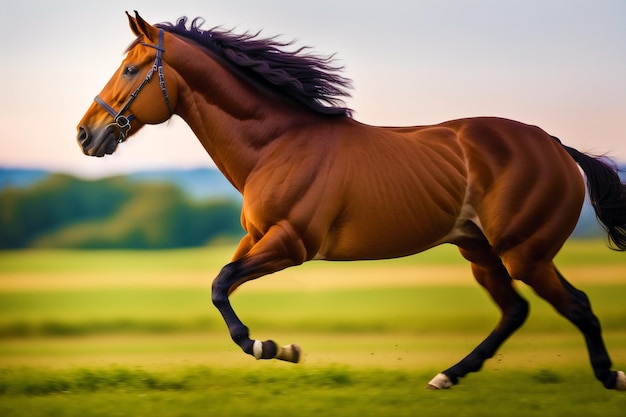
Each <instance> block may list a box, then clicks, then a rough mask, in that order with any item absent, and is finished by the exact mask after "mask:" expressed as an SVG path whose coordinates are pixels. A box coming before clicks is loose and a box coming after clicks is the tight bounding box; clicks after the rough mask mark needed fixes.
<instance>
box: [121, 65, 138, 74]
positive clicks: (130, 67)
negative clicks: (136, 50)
mask: <svg viewBox="0 0 626 417" xmlns="http://www.w3.org/2000/svg"><path fill="white" fill-rule="evenodd" d="M135 74H137V67H135V66H133V65H127V66H125V67H124V71H122V75H123V76H125V77H132V76H133V75H135Z"/></svg>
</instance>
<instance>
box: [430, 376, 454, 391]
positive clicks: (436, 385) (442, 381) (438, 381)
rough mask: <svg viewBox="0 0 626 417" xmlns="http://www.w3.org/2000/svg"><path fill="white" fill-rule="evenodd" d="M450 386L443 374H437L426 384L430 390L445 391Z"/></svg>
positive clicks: (448, 379) (450, 382)
mask: <svg viewBox="0 0 626 417" xmlns="http://www.w3.org/2000/svg"><path fill="white" fill-rule="evenodd" d="M451 386H452V381H450V378H448V377H447V376H446V375H445V374H438V375H437V376H435V377H434V378H433V379H431V380H430V382H429V383H428V388H430V389H445V388H450V387H451Z"/></svg>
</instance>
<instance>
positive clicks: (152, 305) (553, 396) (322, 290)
mask: <svg viewBox="0 0 626 417" xmlns="http://www.w3.org/2000/svg"><path fill="white" fill-rule="evenodd" d="M233 250H234V248H233V247H221V248H198V249H189V250H174V251H154V252H149V251H136V252H135V251H128V252H124V251H48V250H45V251H44V250H35V251H31V250H27V251H10V252H0V415H2V416H15V417H20V416H29V417H31V416H46V417H54V416H82V417H89V416H115V415H128V416H143V415H150V416H158V417H168V416H181V417H182V416H207V415H215V416H223V417H226V416H230V415H233V416H234V415H236V416H252V415H254V416H255V417H256V416H259V415H262V416H264V415H278V414H280V415H283V414H289V415H295V416H302V417H307V416H319V415H328V416H357V415H358V416H381V415H394V416H405V415H407V416H408V415H419V416H434V415H438V416H439V415H458V416H477V415H480V416H486V417H488V416H502V415H507V416H568V417H569V416H572V415H585V416H600V415H602V416H603V417H604V416H609V417H611V416H621V415H623V413H624V409H626V395H625V394H624V393H617V392H613V391H607V390H604V389H603V388H602V386H601V384H600V383H598V382H597V381H596V380H595V379H594V378H593V375H592V372H591V369H590V367H589V365H588V359H587V352H586V349H585V347H584V341H583V338H582V336H581V335H580V334H579V333H578V331H577V330H576V329H574V328H573V326H572V325H571V324H569V323H568V322H566V321H565V320H564V319H563V318H561V317H560V316H558V315H557V314H556V313H555V312H554V311H553V309H552V307H550V306H549V305H547V304H546V303H545V302H544V301H543V300H540V299H538V298H537V297H536V296H535V295H534V294H533V293H532V291H530V290H529V289H528V288H527V287H525V286H523V285H520V290H521V292H522V293H523V294H524V296H525V297H526V298H528V299H529V300H530V302H531V315H530V317H529V319H528V322H527V323H526V325H525V326H524V327H523V328H522V329H521V330H520V331H519V332H518V333H516V334H515V335H514V336H513V338H511V339H510V340H509V341H507V343H506V344H505V345H504V346H503V347H502V349H501V350H500V351H499V353H498V354H497V355H496V356H495V357H494V358H493V359H491V360H489V361H487V362H486V364H485V366H484V369H483V370H482V371H481V372H479V373H475V374H471V375H470V376H468V377H467V378H465V379H463V380H462V382H461V384H460V385H458V386H455V387H454V388H452V389H451V390H446V391H441V392H432V391H427V390H425V389H424V386H425V384H426V382H427V381H428V380H430V378H431V377H432V376H434V375H435V374H436V373H437V372H439V371H440V370H441V369H444V368H446V367H448V366H450V365H452V364H453V363H455V362H456V361H458V360H459V359H461V358H462V357H463V356H464V355H465V354H467V353H468V352H469V351H470V350H471V349H473V348H474V347H475V346H476V345H477V344H478V343H479V342H480V341H481V340H482V338H484V337H485V336H486V334H487V333H488V332H489V331H490V330H491V329H492V327H493V326H494V325H495V324H496V322H497V320H498V319H499V312H498V311H497V308H496V307H495V306H494V304H493V303H492V302H491V301H490V300H489V298H488V296H487V295H486V293H485V292H484V291H483V290H482V289H481V288H480V287H478V286H477V285H476V284H475V283H474V282H473V280H472V279H471V275H470V273H469V269H467V270H466V269H464V268H463V269H459V270H460V271H467V272H466V274H467V277H466V278H467V279H465V280H463V281H459V283H456V282H448V283H447V284H445V285H442V284H439V283H438V281H437V276H436V275H437V271H438V270H439V269H438V268H440V267H441V268H442V269H441V271H443V270H444V269H445V268H447V267H450V266H455V267H456V266H461V265H465V264H466V263H465V261H463V260H462V259H461V257H460V256H459V255H458V253H457V251H456V249H455V248H454V247H452V246H442V247H440V248H435V249H434V250H431V251H428V252H425V253H423V254H420V255H418V256H414V257H408V258H403V259H397V260H389V261H382V262H358V263H324V262H313V263H310V264H307V265H304V266H302V267H300V268H301V269H294V270H293V272H292V271H291V270H289V272H288V274H287V275H285V276H282V277H281V276H278V278H267V279H266V280H264V283H259V285H256V284H254V285H250V286H245V287H242V289H241V290H240V291H238V292H237V293H235V294H234V296H233V297H232V302H233V305H234V306H235V309H236V310H237V312H238V314H239V315H240V317H241V318H242V319H243V320H244V322H245V323H246V324H247V325H248V326H249V327H250V328H251V331H252V336H253V337H258V338H263V339H264V338H275V340H276V341H277V342H279V343H283V344H286V343H292V342H295V343H300V344H301V345H302V348H303V352H304V360H303V363H301V364H298V365H292V364H288V363H284V362H280V361H256V360H254V359H253V358H251V357H249V356H247V355H244V354H243V353H242V352H241V351H240V350H239V348H238V347H237V346H236V345H234V343H232V341H231V340H230V338H229V336H228V332H227V330H226V326H225V325H224V323H223V321H222V319H221V317H220V316H219V313H218V312H217V311H216V310H215V308H214V307H213V305H212V304H211V301H210V284H209V283H210V280H211V278H212V276H214V275H215V274H216V273H217V271H219V268H221V266H222V265H223V264H224V263H226V262H227V261H228V259H230V256H231V253H232V251H233ZM557 264H558V265H559V267H562V268H563V270H568V271H575V270H576V269H577V268H579V267H581V268H587V269H589V270H590V271H592V272H593V268H594V267H596V266H597V267H598V269H599V270H600V268H604V269H602V271H603V273H606V271H607V269H606V267H607V265H608V266H611V268H612V269H611V271H612V272H613V273H615V274H617V275H616V276H615V277H614V278H616V279H615V280H614V283H613V282H612V283H607V282H606V281H605V282H604V283H602V282H600V283H595V282H594V281H593V278H594V277H590V279H588V280H587V281H584V282H582V283H580V284H578V283H576V285H577V286H578V287H580V288H581V289H583V290H584V291H585V292H586V293H587V294H588V295H589V297H590V298H591V301H592V305H593V307H594V311H595V312H596V314H597V315H598V316H599V317H600V319H601V321H602V325H603V329H604V331H605V340H606V344H607V347H608V348H609V351H610V352H611V354H612V357H613V361H614V363H615V366H616V368H618V369H625V368H626V327H625V326H626V307H625V304H624V296H625V295H626V256H625V255H624V254H622V253H616V252H612V251H610V250H608V249H606V247H605V245H604V243H603V242H600V241H572V242H568V244H567V245H566V248H565V249H564V251H563V252H562V254H560V255H559V258H558V259H557ZM420 268H425V269H423V270H422V269H420ZM300 271H301V272H300ZM421 271H427V273H428V274H434V275H435V276H428V277H425V278H423V279H421V280H420V279H416V280H415V281H411V280H410V279H409V280H407V281H406V282H402V283H396V284H394V285H390V286H387V285H385V281H384V280H385V277H386V276H389V275H394V274H398V273H403V274H409V275H411V276H412V275H416V276H420V275H424V274H421ZM453 272H454V273H456V272H457V271H456V270H454V271H453ZM301 273H302V274H303V276H304V277H308V278H307V279H315V277H331V278H332V279H333V280H334V279H335V278H337V279H341V278H342V277H348V278H352V280H351V281H350V280H348V281H349V282H351V283H352V284H351V285H354V286H353V287H345V286H333V285H327V284H325V286H320V287H314V286H312V287H309V286H307V282H306V281H305V280H304V279H303V280H302V282H301V281H298V280H299V279H300V278H298V277H299V274H301ZM190 276H193V277H196V276H199V277H200V280H196V279H195V278H194V279H192V280H189V281H185V282H186V283H185V284H184V285H178V286H177V285H173V286H172V285H170V284H169V282H170V281H176V280H183V281H184V279H185V278H187V277H190ZM204 276H206V280H205V278H204ZM355 276H358V278H359V280H360V279H362V280H363V282H365V283H368V284H366V285H361V282H359V281H357V280H355V279H353V278H354V277H355ZM137 277H139V279H137ZM112 278H115V280H113V281H112V282H113V284H111V282H109V281H108V280H109V279H112ZM126 278H128V279H131V278H132V279H133V280H132V282H131V284H128V283H126V282H125V279H126ZM463 278H465V277H463ZM620 278H623V279H621V280H620ZM58 279H65V281H64V282H63V283H62V284H59V285H58V286H55V285H50V284H51V283H52V284H53V283H54V280H58ZM20 280H25V281H24V282H26V281H28V280H30V281H28V282H29V283H30V284H29V285H24V286H20V285H15V284H19V283H20ZM281 280H292V281H293V280H296V283H295V284H293V282H292V284H290V285H291V286H288V285H283V283H285V282H286V281H281ZM372 282H375V285H372V284H371V283H372ZM33 283H34V284H33ZM35 284H37V285H39V284H41V285H42V287H41V288H38V287H36V286H35V287H33V286H32V285H35ZM85 284H89V285H85ZM3 285H4V286H3ZM255 285H256V286H255Z"/></svg>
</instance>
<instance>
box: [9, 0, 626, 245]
mask: <svg viewBox="0 0 626 417" xmlns="http://www.w3.org/2000/svg"><path fill="white" fill-rule="evenodd" d="M2 9H3V12H2V14H1V15H0V42H1V43H0V52H1V53H2V56H3V57H4V59H3V65H2V66H1V67H0V79H1V80H2V83H3V92H2V98H1V101H0V108H1V109H2V111H0V141H1V144H2V152H1V153H0V210H1V213H0V216H1V217H0V248H24V247H66V248H67V247H89V248H111V247H123V248H130V247H132V248H163V247H175V246H195V245H203V244H206V243H208V242H212V241H215V240H216V239H217V240H219V239H224V238H226V239H237V238H238V237H239V236H240V235H241V231H240V230H239V228H238V226H237V222H238V214H237V211H238V205H239V204H240V199H239V197H238V196H237V195H236V194H235V193H233V190H232V188H231V187H230V186H229V184H227V183H226V182H225V181H224V180H223V178H222V177H221V175H220V174H219V173H218V172H217V171H216V170H215V166H214V164H213V162H212V161H211V159H210V158H209V157H208V155H207V154H206V152H205V151H204V150H203V149H202V147H201V146H200V144H199V143H198V141H197V140H196V138H195V137H194V136H193V134H192V133H191V131H190V130H189V129H188V127H187V126H186V125H185V123H184V122H183V121H182V120H180V119H179V118H177V117H173V118H172V120H171V121H169V122H167V123H166V124H164V125H162V126H149V127H145V128H144V129H143V130H142V131H141V132H139V133H138V134H137V135H136V136H135V137H133V138H132V140H130V141H129V142H127V143H125V144H124V145H123V146H121V147H120V148H119V149H118V151H117V152H116V153H115V154H114V155H112V156H107V157H105V158H101V159H96V158H90V157H86V156H84V155H82V153H81V151H80V150H79V148H78V146H77V144H76V141H75V136H76V129H75V126H76V124H77V123H78V121H79V120H80V119H81V117H82V115H83V113H84V112H85V111H86V109H87V108H88V106H89V105H90V104H91V102H92V99H93V97H94V96H95V95H96V94H97V93H98V92H99V91H100V89H101V88H102V87H103V86H104V84H105V82H106V81H107V80H108V79H109V77H110V76H111V75H112V74H113V72H114V71H115V69H116V68H117V66H118V65H119V62H120V61H121V59H122V57H123V51H124V49H125V47H126V46H127V45H128V44H129V43H130V42H131V41H132V40H133V35H132V33H131V32H130V30H129V29H128V25H127V19H126V16H125V15H124V11H125V10H133V9H137V10H139V11H140V13H142V16H143V17H144V18H145V19H146V20H148V21H149V22H153V23H156V22H162V21H175V20H176V19H177V18H178V17H180V16H183V15H186V16H190V17H196V16H202V17H204V19H205V20H206V23H205V27H206V28H211V27H213V26H219V25H221V26H223V27H225V28H234V29H235V30H236V31H241V32H244V31H252V32H256V31H259V30H262V34H263V35H265V36H274V35H281V39H284V40H291V39H295V40H296V41H297V45H300V46H302V45H309V46H311V47H313V49H314V51H316V52H317V53H320V54H332V53H336V59H337V62H338V63H339V64H341V65H344V66H345V72H344V75H345V76H347V77H349V78H351V79H352V80H353V81H354V91H353V96H352V98H350V99H348V103H347V104H348V106H349V107H351V108H352V109H354V117H355V118H356V119H357V120H359V121H361V122H364V123H369V124H377V125H417V124H431V123H438V122H441V121H445V120H449V119H454V118H459V117H467V116H487V115H491V116H501V117H508V118H512V119H515V120H519V121H522V122H525V123H529V124H535V125H538V126H541V127H542V128H543V129H545V130H546V131H547V132H549V133H550V134H553V135H555V136H557V137H559V138H561V139H562V140H563V142H564V143H566V144H568V145H570V146H573V147H576V148H578V149H580V150H583V151H591V152H594V153H597V154H608V155H610V156H612V157H613V158H614V159H615V160H616V161H617V162H621V163H624V161H626V139H625V138H624V135H623V129H622V124H623V120H624V117H625V116H626V100H624V97H626V78H624V74H626V47H625V46H626V26H625V25H624V24H623V22H624V18H626V3H624V2H623V1H621V0H600V1H595V2H589V1H583V0H555V1H550V2H544V1H539V0H531V1H523V2H522V1H507V2H502V1H495V0H477V1H472V2H465V1H452V0H446V1H434V0H433V1H425V0H422V1H416V2H404V1H393V0H392V1H391V2H386V3H385V4H384V5H382V4H379V3H376V2H370V3H367V4H364V3H362V2H357V1H345V2H334V1H330V0H320V1H316V2H306V3H301V4H299V5H298V7H293V3H292V2H290V1H287V0H269V1H265V2H255V1H251V0H250V1H245V0H233V1H229V2H223V1H221V2H211V1H197V0H196V1H192V0H181V1H177V2H169V1H152V2H149V3H143V2H127V1H124V2H122V1H117V0H115V1H109V2H106V3H97V4H95V3H94V4H90V5H89V7H86V6H85V4H84V2H79V1H78V0H76V1H74V0H62V1H59V2H54V3H45V2H43V3H42V2H38V1H22V2H5V3H3V5H2ZM142 220H143V221H142ZM190 230H192V232H191V231H190ZM598 232H599V229H598V228H597V227H596V225H595V220H593V216H592V214H591V212H590V210H589V208H586V209H585V211H584V213H583V218H582V220H581V224H580V225H579V227H578V228H577V230H576V233H575V236H594V235H597V233H598Z"/></svg>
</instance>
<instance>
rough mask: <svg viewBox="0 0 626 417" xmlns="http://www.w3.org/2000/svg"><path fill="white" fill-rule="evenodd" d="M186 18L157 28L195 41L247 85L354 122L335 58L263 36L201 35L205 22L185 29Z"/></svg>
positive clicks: (195, 22)
mask: <svg viewBox="0 0 626 417" xmlns="http://www.w3.org/2000/svg"><path fill="white" fill-rule="evenodd" d="M187 20H188V19H187V18H186V17H181V18H180V19H178V21H177V22H176V24H172V23H159V24H158V25H157V27H159V28H162V29H163V30H165V31H167V32H171V33H173V34H176V35H178V36H181V37H184V38H186V39H189V40H192V41H194V42H196V43H198V44H199V45H201V46H203V47H205V48H207V49H208V50H209V51H211V52H212V53H214V54H215V55H216V56H217V57H219V58H221V59H223V60H225V61H226V62H227V63H229V64H231V66H233V67H234V68H235V69H237V70H238V71H241V72H242V74H243V75H244V76H246V77H248V78H249V79H252V80H254V81H256V82H259V83H262V84H265V85H266V86H269V87H271V88H272V91H276V92H278V93H280V94H282V95H284V96H286V97H289V98H291V99H293V100H296V101H297V102H299V103H302V104H304V105H305V106H307V107H309V108H311V109H312V110H314V111H316V112H318V113H322V114H329V115H343V116H350V109H348V108H346V107H345V104H344V102H343V100H342V99H341V97H349V96H350V93H349V92H348V90H349V89H350V87H351V84H352V83H351V81H350V80H349V79H347V78H344V77H342V76H341V75H339V74H338V73H337V72H338V71H340V70H342V69H343V68H342V67H336V66H334V65H333V64H332V58H333V57H332V56H330V57H319V56H316V55H312V54H309V53H306V51H307V50H308V49H309V48H308V47H303V48H300V49H298V50H296V51H293V52H289V51H285V50H284V49H283V48H285V47H287V46H290V45H292V44H293V42H287V43H283V42H279V41H277V40H276V38H259V33H255V34H250V33H247V32H246V33H244V34H235V33H233V32H232V30H221V29H219V28H213V29H209V30H203V29H200V27H201V26H202V24H203V23H204V20H203V19H201V18H195V19H193V20H192V21H191V26H190V27H189V28H187Z"/></svg>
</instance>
